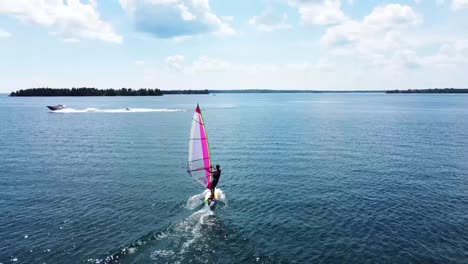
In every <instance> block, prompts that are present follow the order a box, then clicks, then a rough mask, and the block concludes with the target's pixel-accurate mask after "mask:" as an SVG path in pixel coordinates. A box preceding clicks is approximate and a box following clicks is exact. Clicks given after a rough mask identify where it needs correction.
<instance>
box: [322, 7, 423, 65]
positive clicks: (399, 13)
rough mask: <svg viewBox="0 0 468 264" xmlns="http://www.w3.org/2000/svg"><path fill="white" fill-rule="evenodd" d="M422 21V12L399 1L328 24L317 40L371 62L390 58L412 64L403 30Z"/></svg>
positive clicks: (382, 61) (410, 44) (380, 61)
mask: <svg viewBox="0 0 468 264" xmlns="http://www.w3.org/2000/svg"><path fill="white" fill-rule="evenodd" d="M421 23H422V16H421V15H419V14H417V13H416V12H414V11H413V10H412V8H411V7H409V6H405V5H399V4H389V5H385V6H378V7H376V8H374V10H373V11H372V12H371V13H370V14H369V15H367V16H366V17H364V18H363V19H362V21H356V20H347V21H345V22H343V23H342V24H339V25H336V26H333V27H330V28H328V29H327V31H326V32H325V34H324V35H323V36H322V38H321V40H320V41H321V44H322V45H323V46H324V47H327V48H329V49H331V50H332V51H333V52H335V54H339V55H346V56H359V57H360V58H363V59H364V60H367V61H368V62H369V63H370V64H372V65H374V66H375V65H378V66H381V65H383V64H385V61H387V62H388V61H393V62H395V63H396V64H398V65H400V66H408V67H410V66H411V67H410V68H414V67H413V66H416V65H417V64H418V63H410V60H412V59H413V58H414V57H415V56H414V55H413V53H412V51H411V50H412V46H413V43H410V42H409V41H407V38H406V37H405V34H403V33H405V32H406V31H407V30H409V29H411V28H414V27H416V26H418V25H420V24H421Z"/></svg>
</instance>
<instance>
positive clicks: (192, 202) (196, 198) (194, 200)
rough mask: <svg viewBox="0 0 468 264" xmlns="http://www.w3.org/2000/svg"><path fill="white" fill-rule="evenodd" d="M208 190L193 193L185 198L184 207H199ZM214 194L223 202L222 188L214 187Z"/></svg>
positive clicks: (224, 196)
mask: <svg viewBox="0 0 468 264" xmlns="http://www.w3.org/2000/svg"><path fill="white" fill-rule="evenodd" d="M209 192H210V190H208V189H207V190H205V191H204V192H202V193H199V194H195V195H193V196H192V197H190V198H189V199H188V200H187V202H186V203H185V205H184V207H185V208H186V209H189V210H194V209H197V208H198V207H200V205H202V204H203V202H204V201H205V196H206V194H207V193H209ZM216 194H217V197H218V199H217V200H218V201H221V202H225V200H226V195H225V194H224V192H223V190H221V189H218V188H216Z"/></svg>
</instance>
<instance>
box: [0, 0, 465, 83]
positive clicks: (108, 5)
mask: <svg viewBox="0 0 468 264" xmlns="http://www.w3.org/2000/svg"><path fill="white" fill-rule="evenodd" d="M467 66H468V0H408V1H397V0H394V1H375V0H369V1H358V0H342V1H340V0H259V1H255V0H236V1H227V0H106V1H104V0H68V1H67V0H0V92H10V91H12V90H16V89H22V88H28V87H46V86H47V87H72V86H75V87H77V86H92V87H97V88H110V87H113V88H120V87H133V88H139V87H149V88H160V89H249V88H262V89H312V90H355V89H369V90H380V89H409V88H414V89H417V88H428V87H468V74H467V72H468V67H467Z"/></svg>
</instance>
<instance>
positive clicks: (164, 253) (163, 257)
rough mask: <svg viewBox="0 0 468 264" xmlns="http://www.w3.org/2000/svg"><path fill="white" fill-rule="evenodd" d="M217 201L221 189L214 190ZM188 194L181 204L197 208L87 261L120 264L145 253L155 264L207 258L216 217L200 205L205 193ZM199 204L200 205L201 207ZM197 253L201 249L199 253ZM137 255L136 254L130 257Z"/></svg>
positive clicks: (223, 198)
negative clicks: (114, 250)
mask: <svg viewBox="0 0 468 264" xmlns="http://www.w3.org/2000/svg"><path fill="white" fill-rule="evenodd" d="M216 191H217V195H218V197H219V199H218V201H220V202H225V200H226V195H225V194H224V192H223V191H222V190H221V189H216ZM208 192H209V191H208V190H205V191H204V192H202V193H199V194H195V195H193V196H192V197H190V198H189V199H188V200H187V202H186V204H185V205H184V207H185V208H186V209H189V210H194V209H197V208H200V207H201V208H200V209H199V210H197V211H195V212H193V213H192V214H190V215H189V216H188V217H186V218H184V219H181V220H179V221H177V222H175V223H173V224H170V225H169V226H168V227H167V228H165V229H164V230H160V231H154V232H150V233H149V234H147V235H145V236H143V237H141V238H139V239H137V240H135V241H134V242H132V243H130V244H128V245H127V246H124V247H123V248H120V249H118V250H117V251H116V253H114V254H112V255H110V256H107V257H106V258H104V259H88V260H87V262H88V263H121V262H122V261H124V262H125V260H129V261H130V262H131V260H132V259H134V258H135V257H138V256H141V255H139V254H143V255H146V256H147V257H148V258H149V259H150V260H151V261H154V262H156V263H178V262H179V263H180V262H185V261H187V260H188V259H193V258H195V259H197V258H200V259H203V260H205V261H206V260H210V256H209V255H207V254H209V252H210V250H211V248H212V246H213V243H214V242H213V239H214V238H213V237H212V234H213V232H214V230H216V229H219V228H220V222H219V220H218V219H217V218H216V217H214V215H215V211H212V210H210V208H209V207H208V206H207V205H204V203H203V200H204V198H205V195H206V194H207V193H208ZM202 205H203V206H202ZM200 252H204V253H203V254H200ZM132 255H137V256H132Z"/></svg>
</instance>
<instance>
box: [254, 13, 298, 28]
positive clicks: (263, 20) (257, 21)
mask: <svg viewBox="0 0 468 264" xmlns="http://www.w3.org/2000/svg"><path fill="white" fill-rule="evenodd" d="M287 19H288V16H287V15H286V14H283V15H277V14H275V13H273V12H272V11H271V10H267V11H264V12H263V13H261V14H260V15H259V16H254V17H252V18H251V19H249V24H250V25H252V26H254V27H255V28H256V29H258V30H260V31H267V32H271V31H274V30H278V29H287V28H291V25H289V24H288V23H287V22H286V20H287Z"/></svg>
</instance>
